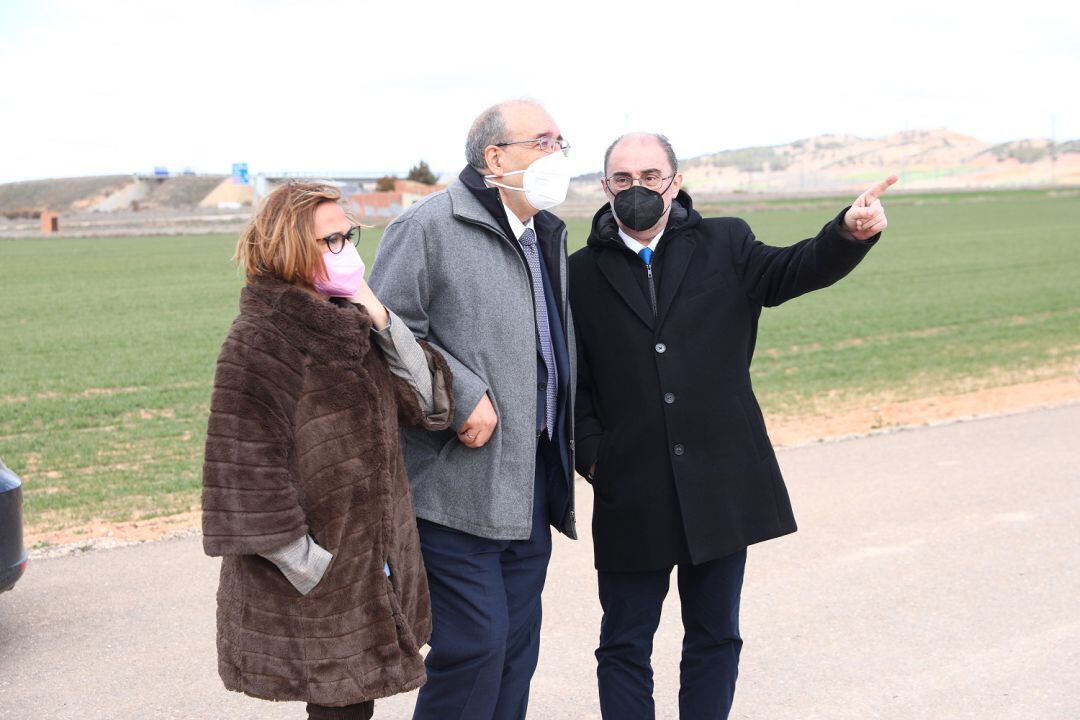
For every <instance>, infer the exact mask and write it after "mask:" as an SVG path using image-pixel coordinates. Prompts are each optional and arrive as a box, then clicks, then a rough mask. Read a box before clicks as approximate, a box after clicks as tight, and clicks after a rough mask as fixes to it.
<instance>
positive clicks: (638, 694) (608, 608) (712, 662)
mask: <svg viewBox="0 0 1080 720" xmlns="http://www.w3.org/2000/svg"><path fill="white" fill-rule="evenodd" d="M745 566H746V550H745V549H744V550H740V551H739V552H737V553H734V554H733V555H729V556H727V557H723V558H719V559H717V560H713V561H711V562H707V563H702V564H701V565H691V564H690V563H686V564H682V565H679V566H678V568H679V600H680V602H681V604H682V620H683V630H684V634H683V646H682V663H681V664H680V666H679V670H680V673H679V717H681V718H683V720H723V719H725V718H727V716H728V713H729V712H730V711H731V702H732V698H733V697H734V695H735V679H736V678H737V677H738V675H739V651H740V650H741V649H742V638H740V637H739V598H740V595H741V594H742V584H743V570H744V568H745ZM598 580H599V588H600V605H601V606H602V607H603V609H604V618H603V621H602V622H601V625H600V647H598V648H597V650H596V661H597V667H596V677H597V681H598V684H599V688H600V712H601V714H602V715H603V717H604V718H605V720H653V718H655V717H656V706H655V705H654V703H653V697H652V693H653V672H652V648H653V635H655V634H656V628H657V627H658V626H659V625H660V611H661V609H662V607H663V604H664V598H665V597H666V596H667V593H668V585H669V583H670V580H671V570H670V569H668V570H660V571H657V572H640V573H612V572H600V573H598Z"/></svg>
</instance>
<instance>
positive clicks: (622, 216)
mask: <svg viewBox="0 0 1080 720" xmlns="http://www.w3.org/2000/svg"><path fill="white" fill-rule="evenodd" d="M672 181H674V178H673V179H672ZM668 187H671V183H668ZM664 192H667V188H664ZM611 206H612V208H613V209H614V210H615V216H616V217H617V218H618V219H619V221H620V222H622V224H623V225H625V226H626V227H628V228H630V229H631V230H637V231H638V232H640V231H642V230H648V229H649V228H651V227H652V226H653V225H655V224H656V223H658V222H660V218H661V217H663V216H664V213H665V212H667V208H665V207H664V196H663V195H661V194H660V193H658V192H656V191H655V190H650V189H649V188H647V187H645V186H643V185H634V186H633V187H630V188H627V189H626V190H623V191H622V192H621V193H619V194H618V195H616V196H615V200H614V201H612V204H611Z"/></svg>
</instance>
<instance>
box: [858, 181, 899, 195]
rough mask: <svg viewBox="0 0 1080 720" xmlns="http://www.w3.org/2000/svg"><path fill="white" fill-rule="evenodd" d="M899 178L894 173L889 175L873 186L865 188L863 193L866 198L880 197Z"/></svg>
mask: <svg viewBox="0 0 1080 720" xmlns="http://www.w3.org/2000/svg"><path fill="white" fill-rule="evenodd" d="M899 179H900V178H899V177H897V176H896V175H890V176H889V177H887V178H885V179H884V180H882V181H881V182H879V183H878V184H877V185H875V186H874V187H872V188H870V189H869V190H867V191H866V192H865V193H863V195H865V196H866V197H867V198H869V199H871V200H872V199H873V198H876V197H880V196H881V195H883V194H884V193H885V191H886V190H888V189H889V188H890V187H892V186H893V184H894V183H896V181H897V180H899Z"/></svg>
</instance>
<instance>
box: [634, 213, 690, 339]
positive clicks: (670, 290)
mask: <svg viewBox="0 0 1080 720" xmlns="http://www.w3.org/2000/svg"><path fill="white" fill-rule="evenodd" d="M665 240H666V241H667V243H668V246H667V247H666V248H665V249H664V268H663V272H664V278H663V282H661V283H660V296H659V297H658V298H657V305H658V306H659V307H658V314H659V320H658V322H657V325H656V327H657V328H661V327H663V326H664V320H665V319H667V314H668V310H670V309H671V302H672V301H673V300H674V299H675V295H676V294H677V293H678V292H679V286H680V285H682V281H683V278H684V277H686V269H687V268H688V267H690V258H692V257H693V255H694V248H696V247H697V241H695V240H694V238H693V234H692V233H685V232H683V233H679V234H678V235H676V236H675V237H670V238H661V240H660V242H661V243H663V242H665ZM639 294H640V293H639Z"/></svg>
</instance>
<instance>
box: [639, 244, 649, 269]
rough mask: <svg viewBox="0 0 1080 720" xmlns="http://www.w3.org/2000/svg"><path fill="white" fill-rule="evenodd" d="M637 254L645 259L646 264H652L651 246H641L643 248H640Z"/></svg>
mask: <svg viewBox="0 0 1080 720" xmlns="http://www.w3.org/2000/svg"><path fill="white" fill-rule="evenodd" d="M638 255H640V256H641V259H642V260H644V261H645V264H646V265H652V248H651V247H643V248H641V250H639V251H638Z"/></svg>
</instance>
